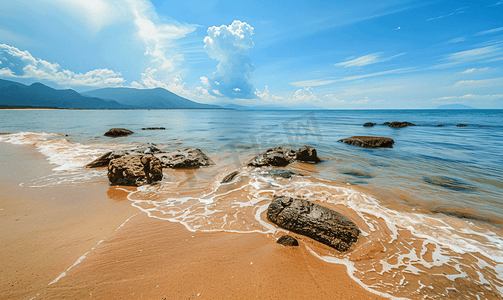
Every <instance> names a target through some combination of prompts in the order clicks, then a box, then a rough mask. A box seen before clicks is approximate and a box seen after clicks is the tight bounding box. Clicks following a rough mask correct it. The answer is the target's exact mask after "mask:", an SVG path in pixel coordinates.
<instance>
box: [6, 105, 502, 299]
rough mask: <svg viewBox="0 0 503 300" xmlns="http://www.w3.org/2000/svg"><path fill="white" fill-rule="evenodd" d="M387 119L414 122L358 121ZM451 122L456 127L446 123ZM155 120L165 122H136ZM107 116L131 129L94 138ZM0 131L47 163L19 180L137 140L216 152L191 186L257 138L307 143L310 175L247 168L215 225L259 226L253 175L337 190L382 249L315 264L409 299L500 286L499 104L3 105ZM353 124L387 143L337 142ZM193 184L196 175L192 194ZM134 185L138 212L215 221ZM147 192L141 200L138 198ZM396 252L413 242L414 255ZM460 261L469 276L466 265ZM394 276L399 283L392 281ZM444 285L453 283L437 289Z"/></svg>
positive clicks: (196, 226) (205, 225)
mask: <svg viewBox="0 0 503 300" xmlns="http://www.w3.org/2000/svg"><path fill="white" fill-rule="evenodd" d="M392 121H408V122H411V123H414V124H417V125H418V126H412V127H405V128H399V129H394V128H389V127H388V126H384V125H376V126H374V127H363V126H362V125H363V124H364V123H366V122H374V123H378V124H381V123H383V122H392ZM461 123H462V124H467V125H468V126H467V127H457V126H456V125H457V124H461ZM437 125H443V126H441V127H439V126H437ZM160 126H162V127H165V128H166V130H161V131H145V130H141V128H142V127H160ZM113 127H123V128H127V129H130V130H132V131H134V132H135V133H134V134H133V135H131V136H128V137H122V138H107V137H104V136H103V133H104V132H106V131H107V130H108V129H110V128H113ZM0 132H3V133H9V134H10V135H3V136H0V140H2V141H4V142H10V143H17V144H27V145H32V146H35V147H37V148H38V149H39V150H40V151H41V152H42V153H44V154H45V155H46V156H47V159H48V160H49V161H50V162H51V163H53V164H54V165H55V169H54V170H55V174H54V176H53V177H51V178H45V179H37V178H34V179H33V181H32V182H27V183H25V186H27V187H30V186H32V187H36V186H50V185H53V186H55V187H56V186H57V185H58V184H61V183H62V182H64V183H65V184H68V183H71V184H78V183H79V180H81V181H86V180H87V181H92V180H94V179H93V178H95V177H93V176H104V174H103V173H100V172H98V173H86V172H96V171H91V170H88V169H85V168H83V166H84V165H85V164H86V163H88V162H90V161H92V160H93V159H94V158H96V157H97V156H98V155H99V154H101V153H104V152H106V151H107V150H110V149H120V148H128V147H131V146H132V145H136V144H139V143H148V142H149V143H156V144H159V145H161V146H163V147H167V148H177V147H180V146H195V147H198V148H200V149H202V150H203V151H204V152H205V153H206V154H207V155H208V156H210V157H211V158H212V159H213V160H214V161H215V162H216V163H217V164H216V166H215V167H214V168H212V169H208V170H206V171H205V170H201V171H198V172H199V173H201V174H202V175H201V176H200V177H199V179H200V180H199V184H200V185H202V186H203V187H200V188H201V189H203V188H204V187H206V186H211V184H212V182H217V181H218V180H217V179H215V180H213V181H212V179H211V178H220V177H222V176H223V175H225V174H224V173H226V172H227V173H228V172H229V171H230V170H232V169H235V168H239V169H242V167H243V165H244V164H245V163H246V161H247V160H248V159H249V158H250V157H251V156H253V155H254V154H257V153H260V152H262V151H264V150H266V149H267V148H268V147H274V146H283V147H290V148H298V147H300V146H302V145H304V144H307V145H312V146H314V147H315V148H316V149H317V150H318V155H319V156H320V157H321V158H322V159H323V162H322V163H320V164H318V165H315V166H313V165H309V166H306V165H303V164H295V165H294V166H292V168H293V169H294V171H299V172H301V173H303V174H304V175H309V176H311V177H309V178H312V180H311V179H309V178H307V179H298V180H297V179H296V180H297V181H296V182H295V184H293V185H292V183H291V182H283V181H281V180H279V181H274V182H271V181H270V180H269V179H267V180H269V181H267V180H266V179H264V178H262V177H261V176H260V174H259V175H257V174H256V173H253V171H250V172H251V173H250V175H249V177H250V178H252V179H250V185H249V186H248V185H247V184H244V183H243V185H242V186H239V188H241V189H242V190H247V189H250V190H249V193H250V198H254V197H255V198H254V199H256V201H255V202H253V205H255V206H253V205H252V210H251V211H250V215H249V216H243V220H246V221H243V223H246V222H249V224H247V225H246V226H245V227H242V228H241V227H240V228H237V227H232V226H230V227H226V226H227V225H226V224H221V225H222V227H221V228H224V229H222V230H227V231H232V232H236V233H237V234H239V232H246V231H247V230H248V231H257V232H264V233H265V232H268V230H269V229H267V228H266V227H264V226H266V225H264V222H261V221H260V220H259V219H257V218H254V216H256V213H257V211H260V209H261V207H263V203H262V202H260V201H263V200H264V199H263V198H261V197H263V196H260V195H259V194H260V191H258V190H256V189H257V186H258V187H260V186H262V185H263V188H262V189H268V190H269V189H272V190H274V192H275V193H276V194H278V193H281V192H283V193H291V194H293V195H298V196H299V195H300V194H302V195H303V196H305V197H307V198H308V199H309V197H312V200H315V201H321V202H324V201H325V202H327V203H335V202H334V201H336V200H335V199H342V198H344V197H346V198H345V199H346V200H344V201H342V202H340V201H339V200H337V201H339V202H337V203H336V204H343V205H345V206H346V208H347V209H348V210H351V211H352V212H354V214H355V216H358V218H361V224H363V225H362V226H363V227H362V226H361V227H362V229H363V230H364V231H365V229H364V228H366V227H365V226H368V228H370V229H368V232H367V233H368V234H367V235H366V239H367V238H368V239H369V240H372V241H379V242H380V243H382V244H383V245H384V246H383V247H385V249H386V250H385V251H384V250H383V253H384V254H382V255H381V256H376V257H373V256H371V255H368V259H367V260H363V261H365V262H363V261H362V260H357V259H355V258H354V257H352V256H351V255H349V256H348V255H346V256H340V255H339V256H338V255H335V254H334V255H333V257H332V258H327V256H323V255H321V254H319V253H318V254H317V255H319V256H320V257H322V258H323V257H324V259H325V260H326V261H327V263H330V262H331V259H332V260H333V259H335V260H337V262H339V263H344V262H342V261H341V260H345V263H347V264H350V265H351V266H352V267H354V270H353V271H350V272H352V273H351V274H352V275H353V276H354V277H355V278H356V279H357V280H360V281H361V283H362V285H364V286H366V287H368V288H370V289H372V290H375V291H378V292H381V293H385V294H387V295H392V296H400V297H407V298H415V299H423V298H439V299H443V298H453V297H454V298H459V299H463V298H466V299H477V297H481V298H483V299H493V298H494V299H498V298H500V297H501V293H502V291H503V279H502V276H503V236H502V234H503V171H502V170H503V150H502V149H503V110H341V111H231V110H117V111H112V110H110V111H91V110H89V111H88V110H46V111H29V110H17V111H6V110H3V111H0ZM357 135H369V136H383V137H390V138H393V139H394V141H395V144H394V147H393V148H392V149H363V148H358V147H355V146H351V145H346V144H343V143H340V142H338V140H339V139H342V138H346V137H350V136H357ZM0 149H1V143H0ZM75 174H77V175H75ZM72 176H74V177H72ZM173 176H175V175H171V174H170V175H168V176H167V177H168V180H167V182H168V181H169V182H173V181H176V178H175V177H176V176H175V177H173ZM219 176H220V177H219ZM58 178H60V179H61V178H64V180H59V179H58ZM196 179H197V176H196ZM220 179H221V178H220ZM253 180H255V181H254V182H252V181H253ZM266 181H267V182H266ZM167 182H166V185H168V183H167ZM320 182H321V183H320ZM213 184H214V183H213ZM271 186H272V187H271ZM336 187H337V188H339V187H348V188H349V189H352V190H351V192H348V191H349V190H344V191H343V190H340V189H336ZM198 188H199V187H198V186H197V185H196V186H195V188H194V194H197V193H198V192H197V191H199V190H198ZM219 188H220V189H221V188H222V187H220V186H219V187H217V188H216V189H215V190H214V191H213V192H212V193H214V194H211V193H210V194H211V195H213V196H211V197H213V198H211V197H210V198H208V197H209V196H208V195H209V194H204V195H194V199H195V200H194V203H196V204H197V205H199V206H197V207H199V208H204V209H205V210H208V209H209V208H210V206H209V205H210V204H209V203H211V205H213V206H212V209H213V208H214V206H215V205H217V202H218V201H217V200H216V199H220V200H219V201H220V204H221V205H223V204H222V203H223V202H224V200H226V199H227V198H226V197H227V196H225V195H227V194H225V193H223V192H220V191H219V190H218V189H219ZM229 188H230V187H226V193H229V192H228V189H229ZM236 188H238V187H236ZM353 188H354V189H353ZM359 188H362V189H363V190H364V191H368V194H369V195H370V196H368V197H367V196H359V195H360V194H358V195H357V194H353V190H355V191H358V192H361V191H362V190H361V189H359ZM145 189H147V190H148V188H140V189H139V191H138V192H137V193H136V194H134V195H131V197H130V200H132V201H133V205H135V206H137V207H138V208H139V209H141V210H143V211H145V212H146V213H148V214H149V215H152V216H154V217H155V216H156V215H155V214H156V213H158V212H164V214H166V213H168V214H170V215H172V217H171V218H166V219H167V220H169V221H178V222H182V223H183V224H184V225H186V226H187V228H188V229H189V230H217V229H216V227H215V226H214V224H216V223H218V222H217V219H215V218H214V219H211V218H210V217H209V216H207V215H206V216H205V217H204V218H203V217H201V218H199V217H198V218H196V217H193V218H192V219H190V220H188V219H184V218H186V216H187V214H185V216H184V217H182V216H181V215H178V212H175V211H167V210H166V208H165V207H162V205H160V204H159V202H158V201H157V202H155V201H151V200H149V199H146V198H142V197H146V195H147V194H149V193H150V194H152V193H157V196H156V197H157V198H159V195H163V196H161V198H162V197H164V194H163V193H164V192H165V191H163V190H162V189H160V190H159V189H158V190H148V191H147V190H145ZM300 190H302V193H301V192H300ZM247 191H248V190H247ZM147 192H148V193H147ZM296 193H297V194H296ZM344 195H345V196H344ZM348 195H349V196H348ZM351 195H352V196H351ZM362 195H363V194H362ZM365 195H366V194H365ZM271 196H272V194H271ZM205 197H206V198H205ZM341 197H342V198H341ZM352 197H353V198H352ZM359 197H361V198H359ZM165 198H166V199H167V200H166V201H165V202H163V204H165V203H168V202H169V203H170V205H171V206H176V205H178V204H180V205H182V204H181V203H182V201H179V199H178V200H177V199H175V198H172V197H171V196H169V195H167V194H166V196H165ZM208 199H210V200H208ZM348 199H349V200H348ZM355 199H359V200H358V201H359V202H358V201H356V200H355ZM140 200H141V201H140ZM227 200H228V199H227ZM135 201H136V202H135ZM142 201H143V202H142ZM148 201H150V202H148ZM170 201H171V202H170ZM147 202H148V203H149V205H151V206H148V207H147V206H145V205H146V204H145V203H147ZM183 203H185V202H183ZM255 203H262V204H260V205H259V204H255ZM264 203H265V202H264ZM196 204H194V205H196ZM184 205H185V204H184ZM261 205H262V206H261ZM180 207H181V206H180ZM194 207H196V206H193V207H192V209H194ZM180 209H181V208H180ZM234 209H236V208H235V207H234V206H233V205H231V204H229V206H220V207H219V211H224V213H225V212H226V210H228V211H227V212H226V213H227V215H229V216H230V215H232V214H234V213H235V211H234ZM231 212H232V213H231ZM157 217H159V216H157ZM160 218H161V217H160ZM196 219H197V221H195V220H196ZM191 222H192V223H191ZM211 224H213V225H211ZM365 224H366V225H365ZM383 224H384V225H383ZM212 226H213V227H212ZM375 228H382V232H386V235H385V236H386V237H383V236H380V235H377V234H376V232H378V231H379V229H375ZM402 230H404V231H407V232H408V233H405V232H402ZM419 241H420V242H419ZM388 244H393V245H394V246H393V247H392V246H389V245H388ZM397 245H401V246H397ZM418 245H419V246H418ZM432 247H433V248H432ZM430 248H431V249H430ZM404 249H405V250H404ZM407 249H408V250H407ZM411 249H415V250H413V251H412V250H411ZM435 249H436V250H435ZM355 251H356V250H355ZM358 251H359V250H358ZM407 251H408V252H407ZM429 251H431V252H432V253H433V254H431V253H430V254H428V253H429ZM407 253H415V254H414V255H415V256H414V257H415V258H414V259H412V258H411V256H410V255H411V254H407ZM435 257H436V258H435ZM465 268H468V269H472V270H475V271H474V272H475V273H477V274H479V273H480V274H481V275H477V276H473V275H471V274H472V273H471V272H468V271H466V272H465ZM350 269H351V268H350ZM475 273H474V274H475ZM372 274H373V275H372ZM376 274H378V275H379V276H377V275H376ZM446 274H447V275H446ZM371 275H372V276H371ZM436 276H444V278H448V280H447V283H446V282H443V281H442V282H443V283H442V285H441V286H435V283H431V282H435V281H438V278H437V277H436ZM376 278H379V279H376ZM401 278H404V279H403V280H401ZM393 280H396V282H393ZM404 280H405V282H406V283H407V282H409V284H408V286H407V284H402V285H403V287H396V286H397V285H398V286H401V285H399V284H398V283H400V281H401V282H402V283H403V282H404ZM428 282H429V284H428ZM389 283H391V284H394V285H395V287H394V288H391V287H390V286H389V285H388V284H389ZM446 289H447V290H452V291H457V292H458V293H459V294H456V293H454V292H453V293H451V294H449V293H445V290H446ZM412 290H414V291H415V292H414V291H412ZM442 291H444V292H442ZM459 295H462V296H459Z"/></svg>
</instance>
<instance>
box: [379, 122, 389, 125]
mask: <svg viewBox="0 0 503 300" xmlns="http://www.w3.org/2000/svg"><path fill="white" fill-rule="evenodd" d="M389 124H391V123H390V122H384V123H382V124H381V125H389Z"/></svg>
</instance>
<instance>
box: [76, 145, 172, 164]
mask: <svg viewBox="0 0 503 300" xmlns="http://www.w3.org/2000/svg"><path fill="white" fill-rule="evenodd" d="M161 152H162V150H160V149H159V148H157V147H156V146H155V145H154V144H147V145H145V146H140V147H137V148H134V149H126V150H116V151H110V152H107V153H105V154H103V155H102V156H100V157H98V158H97V159H95V160H94V161H92V162H90V163H88V164H87V165H86V167H87V168H99V167H106V166H108V164H109V163H110V161H111V160H112V159H116V158H120V157H123V156H126V155H143V154H153V153H161Z"/></svg>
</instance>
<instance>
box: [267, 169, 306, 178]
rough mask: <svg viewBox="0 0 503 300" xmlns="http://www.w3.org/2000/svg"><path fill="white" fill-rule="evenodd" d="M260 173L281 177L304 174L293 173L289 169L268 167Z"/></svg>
mask: <svg viewBox="0 0 503 300" xmlns="http://www.w3.org/2000/svg"><path fill="white" fill-rule="evenodd" d="M260 174H262V175H265V176H274V177H283V178H286V179H288V178H291V177H292V176H304V175H302V174H298V173H294V172H292V171H290V170H285V169H270V170H265V171H262V172H261V173H260Z"/></svg>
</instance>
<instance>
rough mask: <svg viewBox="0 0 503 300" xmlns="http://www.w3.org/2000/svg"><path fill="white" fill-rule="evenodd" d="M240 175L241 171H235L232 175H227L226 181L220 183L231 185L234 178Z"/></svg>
mask: <svg viewBox="0 0 503 300" xmlns="http://www.w3.org/2000/svg"><path fill="white" fill-rule="evenodd" d="M238 175H239V171H234V172H232V173H229V174H227V175H226V176H225V177H224V179H222V181H220V183H229V182H231V181H233V180H234V178H236V176H238Z"/></svg>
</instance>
